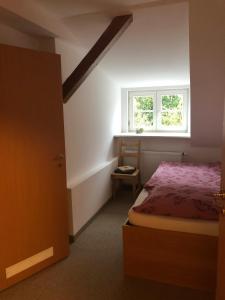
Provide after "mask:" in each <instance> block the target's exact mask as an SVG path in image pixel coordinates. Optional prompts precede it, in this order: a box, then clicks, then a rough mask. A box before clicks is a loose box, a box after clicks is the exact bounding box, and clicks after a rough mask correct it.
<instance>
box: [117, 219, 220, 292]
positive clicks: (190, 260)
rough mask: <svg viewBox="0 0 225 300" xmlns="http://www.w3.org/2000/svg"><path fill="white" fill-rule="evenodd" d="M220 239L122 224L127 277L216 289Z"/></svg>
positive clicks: (195, 287) (202, 288) (127, 223)
mask: <svg viewBox="0 0 225 300" xmlns="http://www.w3.org/2000/svg"><path fill="white" fill-rule="evenodd" d="M217 243H218V238H217V237H215V236H207V235H202V234H194V233H184V232H178V231H168V230H161V229H154V228H147V227H142V226H136V225H132V224H130V223H129V221H126V223H125V224H124V225H123V255H124V273H125V275H129V276H134V277H141V278H146V279H150V280H154V281H159V282H163V283H168V284H174V285H178V286H185V287H190V288H194V289H201V290H211V291H212V290H215V289H216V268H217Z"/></svg>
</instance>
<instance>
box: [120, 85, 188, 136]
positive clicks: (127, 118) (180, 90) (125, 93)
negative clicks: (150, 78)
mask: <svg viewBox="0 0 225 300" xmlns="http://www.w3.org/2000/svg"><path fill="white" fill-rule="evenodd" d="M172 94H183V110H182V115H183V120H184V124H183V126H182V127H180V128H175V127H168V128H165V127H163V126H160V120H161V115H160V113H161V96H162V95H172ZM121 95H122V103H121V104H122V132H128V133H132V132H133V133H134V132H135V131H136V129H135V128H134V126H133V124H134V117H133V110H132V107H133V105H132V97H133V96H152V95H154V97H153V105H155V110H154V112H153V120H154V121H155V122H154V125H153V128H152V129H150V130H144V132H145V133H157V132H159V133H163V132H165V133H171V134H172V133H189V132H190V99H189V95H190V93H189V86H181V87H177V86H173V87H156V88H126V89H122V94H121ZM125 97H126V99H125Z"/></svg>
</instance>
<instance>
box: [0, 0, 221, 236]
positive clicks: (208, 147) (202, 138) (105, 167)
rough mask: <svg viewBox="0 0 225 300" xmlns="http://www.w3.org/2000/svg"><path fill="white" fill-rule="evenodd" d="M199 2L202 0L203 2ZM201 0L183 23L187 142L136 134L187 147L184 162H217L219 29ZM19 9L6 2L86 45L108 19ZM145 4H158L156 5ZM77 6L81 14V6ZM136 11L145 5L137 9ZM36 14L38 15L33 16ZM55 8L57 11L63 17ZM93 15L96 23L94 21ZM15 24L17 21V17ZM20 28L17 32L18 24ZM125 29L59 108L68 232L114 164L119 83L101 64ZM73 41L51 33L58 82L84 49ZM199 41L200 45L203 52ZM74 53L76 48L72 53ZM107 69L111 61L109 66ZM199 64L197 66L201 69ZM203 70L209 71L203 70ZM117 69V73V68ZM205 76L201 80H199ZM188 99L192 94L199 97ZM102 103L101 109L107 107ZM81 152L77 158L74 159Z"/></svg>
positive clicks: (91, 210) (105, 193)
mask: <svg viewBox="0 0 225 300" xmlns="http://www.w3.org/2000/svg"><path fill="white" fill-rule="evenodd" d="M40 2H41V1H40ZM203 2H204V3H205V1H203ZM203 2H201V1H198V2H197V4H195V1H191V7H192V9H193V11H192V13H191V15H190V16H191V20H192V22H191V24H192V26H193V27H191V28H190V32H191V33H192V34H191V36H190V55H191V61H190V65H191V80H193V83H191V84H192V99H191V118H192V119H191V140H190V139H173V138H172V139H169V138H168V139H166V138H165V139H156V138H154V139H153V138H151V139H146V138H143V139H142V147H143V148H146V149H150V150H152V149H153V150H161V149H166V150H167V151H181V152H185V153H187V154H188V155H189V159H190V160H195V161H198V160H200V159H201V160H202V161H211V160H218V159H219V158H220V152H221V151H220V137H221V132H222V110H223V109H222V107H223V99H221V97H220V95H221V93H222V92H223V86H224V84H223V79H222V78H223V77H222V74H223V70H222V69H220V66H222V63H221V61H222V59H221V58H220V57H219V56H214V53H215V52H217V49H216V45H218V48H219V51H221V50H220V49H221V48H220V44H219V42H218V40H220V32H219V30H218V25H217V22H219V21H218V20H217V19H216V18H211V20H212V22H214V23H213V25H212V23H206V22H205V21H204V20H205V19H204V18H206V19H208V14H209V12H210V14H211V11H212V8H211V6H210V2H211V1H209V3H208V2H207V5H208V10H207V9H206V8H207V6H206V5H205V4H204V5H203ZM24 3H26V1H24ZM87 3H88V2H87ZM50 4H51V3H50V2H49V6H48V8H49V9H50V8H51V9H53V8H52V6H51V5H50ZM4 5H5V6H4ZM24 5H25V4H24ZM171 5H172V4H171ZM174 5H175V4H174ZM181 5H184V4H181ZM2 6H3V8H5V9H8V10H9V11H10V4H8V3H5V4H4V1H2ZM87 6H88V5H87ZM90 6H91V5H90ZM203 6H204V7H205V10H204V12H205V14H204V13H203V12H202V7H203ZM25 7H26V10H25V9H24V11H22V10H21V9H20V8H18V7H14V8H13V5H11V12H14V13H16V14H17V15H19V16H20V17H23V18H25V19H28V20H35V22H36V24H38V23H39V24H40V25H41V26H42V27H45V29H46V30H48V31H54V32H55V33H56V31H57V30H58V33H57V35H59V36H64V37H67V38H68V39H69V40H70V38H72V39H75V38H78V40H79V37H80V38H82V37H83V36H84V35H85V37H86V39H85V40H84V41H83V42H84V43H85V42H86V44H85V46H86V47H87V48H89V47H90V46H91V45H92V44H93V43H94V42H95V41H96V39H97V35H98V34H101V33H102V31H103V30H104V28H105V26H106V24H107V20H105V19H104V18H102V19H101V18H100V19H99V18H98V17H99V16H98V15H97V16H96V15H95V14H92V15H91V16H89V15H87V16H86V19H82V18H81V17H80V18H79V17H77V18H73V17H67V18H66V16H68V15H69V16H70V7H68V8H67V9H66V8H64V10H62V13H61V14H60V17H63V19H64V23H63V25H62V24H61V23H59V21H58V19H57V21H58V23H57V22H56V21H55V23H53V22H52V23H51V24H49V23H50V22H49V21H48V20H49V19H48V17H47V12H46V11H47V8H46V10H45V14H44V13H43V7H42V10H41V8H40V7H39V6H38V7H35V6H34V7H33V8H32V7H30V6H29V4H27V3H26V6H25ZM109 7H110V6H109ZM34 8H35V9H34ZM161 8H162V9H165V7H164V6H161ZM110 9H115V10H117V9H118V7H110ZM148 9H149V10H150V9H151V8H150V7H149V8H148ZM148 9H147V10H148ZM152 9H155V10H157V9H159V7H158V8H157V7H155V8H152ZM60 10H61V6H60V5H59V6H58V11H57V6H56V7H55V11H53V12H54V13H55V14H56V15H57V13H58V14H59V11H60ZM80 10H81V13H82V9H80ZM89 10H91V7H89ZM93 10H94V9H93ZM143 10H146V9H144V8H143ZM94 11H95V10H94ZM38 12H39V13H40V15H38ZM200 12H201V13H200ZM62 14H64V15H63V16H62ZM196 15H197V16H196ZM199 15H201V16H202V23H200V22H199ZM96 18H97V20H99V21H96ZM92 22H94V23H96V22H97V24H96V27H95V28H92ZM15 23H16V24H17V26H18V23H19V22H18V20H17V22H15ZM65 24H66V25H67V26H71V27H70V28H72V30H74V32H75V37H74V35H72V36H71V31H72V30H71V31H70V32H68V30H66V28H65ZM89 24H90V25H89ZM186 25H187V24H186ZM72 26H73V27H72ZM79 26H80V27H79ZM85 26H86V27H85ZM207 26H208V27H207ZM211 26H215V30H213V29H212V28H211ZM81 27H82V28H83V29H82V31H80V36H79V30H77V31H78V32H77V31H76V28H81ZM90 27H91V28H92V30H93V32H91V33H90V32H89V28H90ZM203 27H204V28H203ZM19 28H20V30H22V28H21V26H20V27H19ZM8 30H9V29H8ZM128 30H129V29H128ZM128 30H127V32H125V33H124V35H123V36H122V37H121V40H119V41H118V44H115V46H114V47H115V48H114V47H113V48H112V49H111V51H110V52H109V53H108V54H107V55H106V57H105V58H104V59H103V61H102V62H101V63H100V65H99V68H97V69H96V70H94V72H93V73H92V74H91V75H90V77H89V78H87V81H85V82H84V84H83V85H82V87H81V88H80V89H79V90H78V91H77V93H75V94H74V96H73V97H72V99H71V101H70V102H68V104H67V105H66V108H65V133H66V148H67V153H66V156H67V172H68V173H67V176H68V187H73V191H72V197H73V201H72V203H71V205H72V208H73V219H72V221H73V222H72V224H71V232H70V234H71V235H75V234H76V233H77V232H78V231H79V230H80V228H82V227H83V226H84V224H85V223H86V222H87V221H88V220H89V219H90V218H91V217H92V216H93V215H94V214H95V213H96V212H97V211H98V209H99V208H100V207H101V206H102V205H103V204H104V203H105V202H106V201H107V200H108V199H109V198H110V193H111V192H110V186H111V184H110V174H111V172H112V170H113V169H114V166H115V165H116V160H115V159H114V155H113V145H112V143H113V135H114V133H118V131H119V128H118V127H119V126H118V125H119V124H118V123H119V122H115V119H117V116H118V114H119V111H120V87H119V86H118V85H117V83H115V81H114V80H112V79H111V77H108V76H109V75H107V73H106V71H105V70H104V68H103V67H104V64H105V65H107V63H108V64H110V56H113V55H115V54H113V52H114V51H115V52H116V51H117V46H118V45H119V43H122V42H123V40H124V39H126V34H128ZM130 30H131V28H130ZM180 30H182V28H180ZM184 30H185V29H184ZM4 32H7V31H6V29H5V30H4V31H1V36H2V35H3V33H4ZM215 32H217V33H218V35H217V34H214V33H215ZM138 34H139V33H138ZM187 34H188V33H187V29H186V31H185V37H186V39H185V40H184V43H186V45H187ZM19 35H20V36H19ZM139 35H141V34H139ZM209 35H210V41H211V43H210V44H208V40H209ZM14 36H15V32H14ZM14 36H13V34H12V36H11V41H9V39H10V33H8V34H6V36H2V37H1V38H2V42H3V41H4V39H5V40H6V42H7V39H8V43H10V42H11V44H13V45H15V43H16V40H15V37H14ZM17 36H19V38H18V39H17V44H18V46H24V45H25V46H26V47H29V46H28V37H27V35H22V34H20V32H17ZM192 39H193V41H192ZM199 40H200V41H201V43H199V42H198V43H196V41H199ZM22 41H23V42H22ZM182 41H183V39H182ZM29 43H30V44H32V47H36V48H38V47H40V45H42V47H43V48H44V47H50V46H51V43H50V41H49V39H42V41H39V44H38V42H37V41H36V40H35V39H33V40H32V41H31V39H29ZM22 44H23V45H22ZM78 45H79V47H75V46H74V44H73V43H71V42H66V41H64V40H63V39H58V40H57V41H56V50H57V51H58V53H61V54H62V69H63V80H65V78H66V77H67V76H68V75H69V74H70V73H71V72H72V71H73V69H74V67H75V66H76V64H77V63H79V61H80V59H81V56H82V55H83V53H84V52H83V49H82V45H80V43H79V44H78ZM205 45H207V51H206V46H205ZM118 47H119V46H118ZM211 47H212V48H211ZM214 47H215V48H214ZM43 48H42V49H43ZM39 49H40V48H39ZM186 51H187V49H186ZM74 53H77V54H76V55H74ZM186 54H187V53H186ZM203 54H204V55H203ZM120 55H121V54H120V53H117V54H116V57H118V56H120ZM125 55H126V53H125ZM122 59H124V58H123V57H121V60H122ZM165 59H166V58H165ZM167 61H168V58H167V60H166V61H164V64H166V63H167ZM157 62H158V60H157ZM209 62H210V64H209ZM188 65H189V62H188V61H187V60H186V62H185V70H184V73H185V82H184V80H183V84H187V83H188V82H187V69H186V68H187V66H188ZM112 67H113V66H112V61H111V66H110V68H112ZM117 67H118V66H117ZM108 68H109V66H108ZM202 70H204V72H203V71H202ZM207 70H210V72H209V71H207ZM213 70H214V71H213ZM128 71H129V70H128ZM136 72H137V70H136ZM215 73H216V75H215ZM120 74H123V73H122V71H121V73H120ZM199 81H200V83H202V85H203V86H204V88H203V87H202V85H201V84H200V85H199V84H196V82H197V83H199ZM205 82H207V84H206V85H205ZM209 83H210V84H209ZM167 84H168V83H165V82H163V85H164V86H165V85H167ZM199 86H200V87H199ZM103 87H104V88H103ZM217 93H218V95H217ZM80 99H82V101H80ZM195 99H198V101H197V100H195ZM199 99H201V100H199ZM212 99H213V101H212ZM103 101H104V102H103ZM105 101H107V103H106V106H104V108H103V106H102V103H105ZM203 102H204V105H203ZM105 107H107V112H106V110H105ZM203 107H204V108H203ZM88 108H89V109H88ZM93 109H94V110H95V114H93V113H92V112H93ZM202 109H204V114H202ZM103 112H104V113H103ZM84 114H85V115H86V117H87V118H86V119H87V120H88V122H87V120H86V119H85V120H84V118H83V115H84ZM74 128H76V130H74ZM84 128H85V131H84ZM90 145H91V147H90ZM81 157H82V160H81V159H80V158H81ZM78 175H79V176H78ZM96 185H97V186H98V187H99V188H98V190H96ZM90 194H91V195H92V201H88V199H89V197H88V195H90ZM84 199H85V201H84ZM86 199H87V200H86Z"/></svg>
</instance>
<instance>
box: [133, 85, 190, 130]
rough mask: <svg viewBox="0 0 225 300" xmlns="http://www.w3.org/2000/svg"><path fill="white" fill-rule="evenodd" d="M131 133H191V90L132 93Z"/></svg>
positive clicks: (137, 91)
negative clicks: (189, 92)
mask: <svg viewBox="0 0 225 300" xmlns="http://www.w3.org/2000/svg"><path fill="white" fill-rule="evenodd" d="M127 95H128V120H127V121H128V131H130V132H132V131H136V130H137V129H140V128H143V130H144V131H147V132H148V131H153V132H156V131H158V132H169V131H170V132H188V89H165V90H164V89H158V90H136V91H134V90H132V91H131V90H130V91H129V90H128V94H127Z"/></svg>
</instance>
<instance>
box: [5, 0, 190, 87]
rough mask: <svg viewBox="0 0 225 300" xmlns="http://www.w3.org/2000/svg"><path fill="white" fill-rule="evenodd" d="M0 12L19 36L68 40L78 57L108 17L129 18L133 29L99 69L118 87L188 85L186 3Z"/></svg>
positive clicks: (60, 2) (62, 2)
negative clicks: (53, 37)
mask: <svg viewBox="0 0 225 300" xmlns="http://www.w3.org/2000/svg"><path fill="white" fill-rule="evenodd" d="M0 7H2V9H1V10H0V15H2V16H4V17H5V16H6V14H5V13H4V15H3V12H4V11H3V9H5V10H7V11H11V12H12V13H13V14H14V15H16V16H17V17H18V19H17V17H16V18H14V19H13V18H12V16H10V18H11V23H12V24H14V25H15V26H17V27H18V28H19V25H21V24H22V25H23V26H22V27H21V26H20V28H19V29H20V30H24V31H26V28H27V32H29V33H32V32H33V34H41V35H49V36H50V35H51V36H56V37H57V36H58V37H59V38H64V39H67V40H70V42H72V43H74V45H75V46H78V47H79V49H80V48H81V47H82V48H83V49H84V53H87V51H88V50H89V49H90V48H91V47H92V46H93V45H94V43H95V42H96V41H97V39H98V38H99V36H100V35H101V34H102V33H103V31H104V30H105V29H106V28H107V26H108V25H109V24H110V22H111V20H112V17H113V16H116V15H121V14H127V13H132V14H133V23H132V24H131V25H130V26H129V27H128V29H127V30H126V31H125V32H124V33H123V35H122V36H121V37H120V39H119V40H118V41H117V42H116V43H115V44H114V46H113V47H112V48H111V49H110V51H109V52H108V53H107V54H106V55H105V57H104V58H103V60H102V61H101V62H100V64H99V67H100V68H102V69H104V71H106V72H107V73H108V74H109V76H111V77H112V78H113V79H114V80H115V81H117V83H118V84H119V85H120V86H122V87H133V86H137V87H138V86H158V85H161V86H162V85H164V86H165V85H180V84H188V83H189V33H188V27H189V25H188V23H189V21H188V1H185V0H20V5H18V6H15V5H13V2H10V1H4V0H0ZM8 17H9V16H7V18H8ZM10 18H8V19H10ZM12 20H13V22H12Z"/></svg>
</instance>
